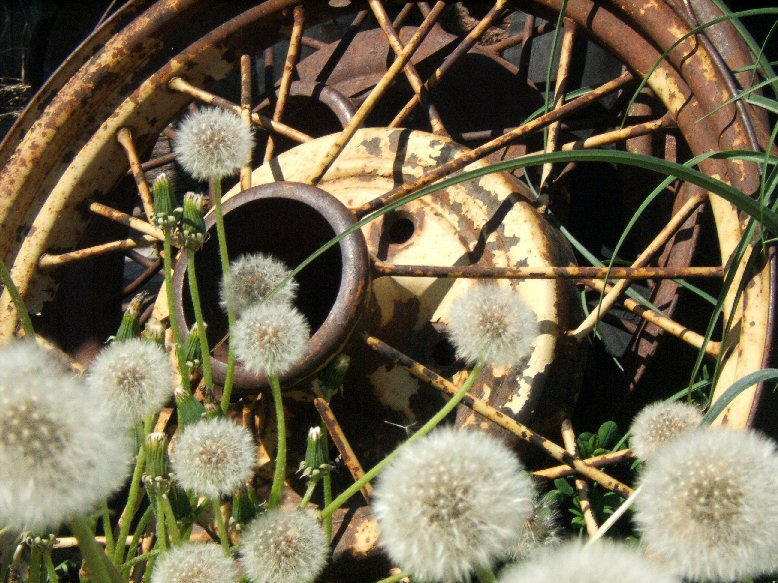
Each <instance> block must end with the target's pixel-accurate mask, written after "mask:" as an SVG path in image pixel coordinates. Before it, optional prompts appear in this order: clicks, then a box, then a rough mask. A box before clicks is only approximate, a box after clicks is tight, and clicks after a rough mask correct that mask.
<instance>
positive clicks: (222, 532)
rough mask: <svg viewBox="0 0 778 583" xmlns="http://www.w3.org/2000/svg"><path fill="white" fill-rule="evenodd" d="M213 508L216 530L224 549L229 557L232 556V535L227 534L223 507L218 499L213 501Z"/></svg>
mask: <svg viewBox="0 0 778 583" xmlns="http://www.w3.org/2000/svg"><path fill="white" fill-rule="evenodd" d="M211 505H212V506H213V517H214V519H215V520H216V530H217V531H218V533H219V538H220V539H221V543H222V548H223V549H224V552H225V553H227V554H228V555H229V554H230V533H229V532H227V525H226V524H225V522H224V516H223V515H222V506H221V502H220V500H219V499H218V498H214V499H213V500H211Z"/></svg>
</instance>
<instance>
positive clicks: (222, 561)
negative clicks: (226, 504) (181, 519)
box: [151, 542, 240, 583]
mask: <svg viewBox="0 0 778 583" xmlns="http://www.w3.org/2000/svg"><path fill="white" fill-rule="evenodd" d="M239 580H240V576H239V575H238V570H237V567H236V565H235V561H233V560H232V559H231V558H230V557H229V556H227V554H226V553H225V552H224V550H223V549H222V548H221V546H220V545H217V544H215V543H205V544H202V543H192V542H187V543H184V544H182V545H180V546H177V547H174V548H172V549H170V550H169V551H167V552H166V553H163V554H161V555H160V556H159V558H158V559H157V561H156V563H155V564H154V571H153V572H152V574H151V583H201V582H206V581H218V582H219V583H238V581H239Z"/></svg>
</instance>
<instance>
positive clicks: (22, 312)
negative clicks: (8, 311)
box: [0, 260, 35, 340]
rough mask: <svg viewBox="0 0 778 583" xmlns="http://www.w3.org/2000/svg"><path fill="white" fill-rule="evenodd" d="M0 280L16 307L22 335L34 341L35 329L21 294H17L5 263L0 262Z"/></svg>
mask: <svg viewBox="0 0 778 583" xmlns="http://www.w3.org/2000/svg"><path fill="white" fill-rule="evenodd" d="M0 280H2V282H3V285H5V289H7V290H8V293H9V294H10V295H11V300H12V301H13V303H14V306H16V312H17V314H18V315H19V319H20V320H21V321H22V327H24V333H25V334H26V335H27V338H29V339H30V340H34V339H35V329H34V328H33V327H32V320H30V314H29V312H28V311H27V306H25V305H24V300H23V299H22V294H20V293H19V288H18V287H16V284H15V283H14V280H13V279H12V278H11V272H9V271H8V268H7V267H6V266H5V263H4V262H3V261H2V260H0Z"/></svg>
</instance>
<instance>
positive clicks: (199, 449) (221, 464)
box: [172, 417, 256, 499]
mask: <svg viewBox="0 0 778 583" xmlns="http://www.w3.org/2000/svg"><path fill="white" fill-rule="evenodd" d="M255 460H256V447H255V446H254V440H253V439H252V438H251V434H250V433H249V432H248V429H246V428H245V427H243V426H241V425H237V424H235V422H233V421H232V420H230V419H226V418H224V417H214V418H211V419H205V420H203V421H200V422H198V423H195V424H193V425H189V426H187V427H185V428H184V431H183V432H182V433H181V437H180V438H179V439H178V443H177V444H176V449H175V452H174V454H173V460H172V461H173V470H174V471H175V478H176V481H177V482H178V483H179V484H180V485H181V487H183V488H184V489H186V490H191V491H192V492H194V493H195V494H197V495H198V496H208V497H209V498H215V499H218V498H220V497H221V496H225V495H227V494H231V493H232V491H233V490H235V489H236V488H237V487H239V486H240V485H241V484H243V482H245V481H246V480H247V479H248V478H249V476H251V471H252V469H253V467H254V463H255Z"/></svg>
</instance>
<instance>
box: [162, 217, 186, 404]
mask: <svg viewBox="0 0 778 583" xmlns="http://www.w3.org/2000/svg"><path fill="white" fill-rule="evenodd" d="M163 250H164V260H163V261H164V265H165V293H166V294H167V308H168V314H169V317H170V327H171V328H172V329H173V340H174V341H175V345H176V346H175V351H176V359H177V360H178V370H179V372H180V373H181V384H182V385H183V387H184V388H185V389H186V390H187V391H189V390H191V388H190V386H189V368H188V367H187V366H186V357H185V356H184V341H183V336H182V335H181V323H180V322H179V321H178V313H177V312H176V298H175V295H174V293H173V243H172V241H171V235H170V229H165V241H164V243H163Z"/></svg>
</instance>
